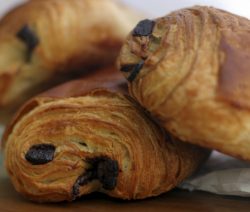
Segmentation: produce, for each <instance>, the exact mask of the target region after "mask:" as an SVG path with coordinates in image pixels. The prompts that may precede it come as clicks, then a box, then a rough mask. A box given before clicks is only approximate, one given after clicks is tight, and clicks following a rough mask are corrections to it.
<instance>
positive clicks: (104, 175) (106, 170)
mask: <svg viewBox="0 0 250 212" xmlns="http://www.w3.org/2000/svg"><path fill="white" fill-rule="evenodd" d="M118 173H119V167H118V162H117V161H115V160H111V159H109V158H106V159H105V160H103V161H100V162H99V163H98V165H97V178H98V180H99V181H100V182H101V183H102V186H103V188H104V189H107V190H113V189H114V188H115V186H116V183H117V176H118Z"/></svg>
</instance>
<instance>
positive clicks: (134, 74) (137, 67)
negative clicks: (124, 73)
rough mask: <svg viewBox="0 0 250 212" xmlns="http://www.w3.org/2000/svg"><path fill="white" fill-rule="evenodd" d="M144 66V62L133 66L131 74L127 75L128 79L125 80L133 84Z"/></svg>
mask: <svg viewBox="0 0 250 212" xmlns="http://www.w3.org/2000/svg"><path fill="white" fill-rule="evenodd" d="M143 65H144V61H141V62H139V63H138V64H135V65H134V67H133V69H132V71H131V74H130V75H129V77H128V78H127V80H128V81H129V82H133V81H134V79H135V78H136V77H137V75H138V74H139V73H140V71H141V69H142V68H143Z"/></svg>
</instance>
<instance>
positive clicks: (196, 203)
mask: <svg viewBox="0 0 250 212" xmlns="http://www.w3.org/2000/svg"><path fill="white" fill-rule="evenodd" d="M0 165H1V168H0V211H1V212H22V211H25V212H26V211H35V212H44V211H46V212H50V211H52V212H54V211H55V212H57V211H58V212H59V211H60V212H64V211H88V212H102V211H119V212H123V211H129V212H148V211H157V212H161V211H171V212H179V211H185V212H189V211H202V212H205V211H220V212H223V211H229V212H230V211H234V212H235V211H237V212H239V211H249V208H250V201H249V198H239V197H225V196H218V195H214V194H209V193H205V192H188V191H183V190H178V189H176V190H173V191H172V192H169V193H166V194H164V195H161V196H159V197H156V198H150V199H146V200H143V201H131V202H128V201H119V200H116V199H112V198H108V197H106V196H104V195H101V194H94V195H90V196H87V197H83V198H81V199H79V200H77V201H76V202H73V203H59V204H36V203H32V202H30V201H28V200H26V199H24V198H23V197H22V196H20V195H19V194H18V193H17V192H16V191H15V190H14V188H13V186H12V185H11V183H10V180H9V179H8V177H7V175H6V173H5V171H4V169H3V166H2V164H0Z"/></svg>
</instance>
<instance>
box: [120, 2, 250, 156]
mask: <svg viewBox="0 0 250 212" xmlns="http://www.w3.org/2000/svg"><path fill="white" fill-rule="evenodd" d="M148 23H150V22H148ZM141 25H142V24H141ZM148 26H149V25H148ZM136 30H137V31H138V27H137V29H136ZM142 60H143V68H142V69H140V71H137V73H138V74H137V76H136V77H135V79H134V80H132V81H130V82H129V90H130V94H131V95H132V96H133V97H134V98H135V99H136V100H137V101H139V102H140V104H142V105H143V106H144V107H145V108H147V109H148V110H149V111H150V112H151V113H152V114H154V115H155V116H157V117H158V118H159V120H160V121H161V123H162V124H163V125H164V127H165V129H166V130H168V131H170V132H171V133H172V134H173V135H175V136H176V137H178V138H179V139H181V140H183V141H187V142H190V143H193V144H198V145H200V146H203V147H208V148H212V149H217V150H219V151H221V152H224V153H227V154H229V155H232V156H236V157H239V158H242V159H245V160H250V154H249V151H250V134H249V132H250V113H249V109H250V101H249V99H250V98H249V97H250V84H249V79H250V72H249V64H250V62H249V61H250V21H249V20H247V19H245V18H243V17H240V16H237V15H234V14H231V13H228V12H226V11H222V10H219V9H215V8H212V7H201V6H196V7H192V8H187V9H182V10H179V11H176V12H173V13H171V14H169V15H167V16H165V17H162V18H159V19H156V20H155V21H154V26H153V29H152V33H151V34H150V35H148V36H138V35H137V36H135V35H133V33H131V34H130V35H129V37H128V39H127V41H126V43H125V45H124V46H123V48H122V51H121V54H120V58H119V61H118V64H119V66H120V69H121V70H122V69H123V73H124V75H125V76H126V77H127V78H129V76H130V75H131V72H129V71H127V72H125V71H126V70H127V69H128V68H127V69H126V67H128V64H137V63H138V62H141V61H142Z"/></svg>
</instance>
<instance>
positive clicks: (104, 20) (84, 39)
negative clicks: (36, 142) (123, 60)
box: [0, 0, 138, 116]
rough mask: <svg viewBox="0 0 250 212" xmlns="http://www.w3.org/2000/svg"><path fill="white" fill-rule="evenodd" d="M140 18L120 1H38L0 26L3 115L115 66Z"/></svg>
mask: <svg viewBox="0 0 250 212" xmlns="http://www.w3.org/2000/svg"><path fill="white" fill-rule="evenodd" d="M137 19H138V18H137V17H136V15H135V14H134V12H133V11H130V9H129V8H126V7H125V6H124V5H122V4H120V3H119V2H117V1H115V0H102V1H99V0H36V1H28V2H27V3H24V4H23V5H20V6H19V7H17V8H15V9H13V10H12V11H11V12H9V13H8V14H6V16H5V17H4V18H3V19H2V20H1V21H0V55H1V56H0V115H1V116H2V115H4V113H5V112H6V111H4V109H5V110H10V107H11V106H13V105H15V104H18V103H19V102H21V101H23V100H24V99H27V98H28V97H30V96H32V95H34V94H37V93H38V92H40V91H42V90H44V89H46V88H49V87H51V86H52V85H55V84H58V83H60V82H63V81H65V80H69V79H70V78H71V79H72V78H76V77H77V76H79V75H82V74H83V73H86V72H87V70H88V71H89V72H91V70H92V71H93V69H94V68H96V67H101V66H104V65H107V64H113V63H114V61H115V58H116V57H117V55H118V52H119V50H120V47H121V45H122V42H123V41H124V39H125V36H126V35H127V33H128V32H129V30H130V29H131V28H132V26H133V24H135V23H136V20H137Z"/></svg>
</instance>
